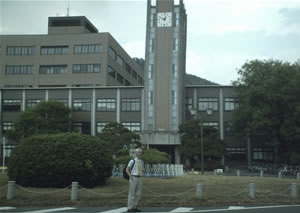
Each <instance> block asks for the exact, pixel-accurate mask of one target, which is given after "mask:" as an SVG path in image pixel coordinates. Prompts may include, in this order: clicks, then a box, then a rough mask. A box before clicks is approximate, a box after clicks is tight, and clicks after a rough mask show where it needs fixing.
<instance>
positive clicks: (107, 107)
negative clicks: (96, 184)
mask: <svg viewBox="0 0 300 213" xmlns="http://www.w3.org/2000/svg"><path fill="white" fill-rule="evenodd" d="M97 111H105V112H115V111H116V99H114V98H103V99H98V100H97Z"/></svg>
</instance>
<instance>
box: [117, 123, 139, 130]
mask: <svg viewBox="0 0 300 213" xmlns="http://www.w3.org/2000/svg"><path fill="white" fill-rule="evenodd" d="M122 124H123V126H124V127H126V128H127V129H129V130H130V131H133V132H140V131H141V123H140V122H122Z"/></svg>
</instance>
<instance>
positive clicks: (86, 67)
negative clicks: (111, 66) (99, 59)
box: [73, 64, 101, 73]
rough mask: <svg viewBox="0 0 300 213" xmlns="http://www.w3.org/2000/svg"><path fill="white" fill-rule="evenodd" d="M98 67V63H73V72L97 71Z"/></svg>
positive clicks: (99, 66) (98, 70)
mask: <svg viewBox="0 0 300 213" xmlns="http://www.w3.org/2000/svg"><path fill="white" fill-rule="evenodd" d="M100 68H101V65H100V64H74V65H73V73H97V72H100Z"/></svg>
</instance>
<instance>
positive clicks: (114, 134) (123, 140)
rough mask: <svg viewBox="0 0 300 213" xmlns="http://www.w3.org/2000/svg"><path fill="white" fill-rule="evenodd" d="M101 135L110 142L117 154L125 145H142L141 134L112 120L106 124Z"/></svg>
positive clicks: (114, 152)
mask: <svg viewBox="0 0 300 213" xmlns="http://www.w3.org/2000/svg"><path fill="white" fill-rule="evenodd" d="M99 137H100V138H101V139H102V140H103V141H106V142H107V143H108V144H109V146H110V147H111V149H112V152H113V153H112V154H116V153H117V152H118V151H119V150H120V149H123V148H124V147H129V146H130V144H136V145H137V146H139V147H140V146H141V143H140V142H139V140H140V136H139V135H138V134H136V133H134V132H132V131H130V130H129V129H127V128H126V127H124V126H123V125H122V124H120V123H117V122H111V123H109V124H107V125H105V127H104V129H103V131H102V132H101V133H100V134H99Z"/></svg>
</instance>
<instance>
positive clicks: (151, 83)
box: [0, 0, 273, 163]
mask: <svg viewBox="0 0 300 213" xmlns="http://www.w3.org/2000/svg"><path fill="white" fill-rule="evenodd" d="M147 7H148V9H147V28H146V29H147V33H146V52H145V68H144V70H145V71H143V69H142V68H141V67H140V66H139V65H138V64H136V63H135V62H134V60H132V58H131V57H130V56H129V55H128V54H127V53H126V52H125V50H124V49H123V48H122V47H121V46H120V45H119V44H118V42H117V41H116V40H114V38H113V37H112V36H111V35H110V34H109V33H99V32H98V30H97V29H96V27H94V26H93V24H92V23H90V22H89V21H88V20H87V19H86V18H85V17H50V18H49V23H48V34H46V35H1V44H0V54H1V55H0V57H1V61H0V112H1V113H0V124H1V128H0V136H1V137H2V136H4V135H5V132H6V131H7V130H9V129H11V128H13V123H14V121H15V120H16V119H17V118H18V116H19V114H20V112H22V111H24V110H26V109H27V108H29V107H32V106H34V105H36V104H37V103H39V102H40V101H41V100H46V101H47V100H50V99H55V100H59V101H62V102H63V103H65V104H66V105H67V106H69V107H70V108H71V110H72V113H71V117H72V120H73V124H72V125H73V127H74V128H77V129H78V130H79V131H81V132H82V133H85V134H91V135H96V134H98V133H99V132H101V130H102V129H103V127H104V126H105V125H106V124H107V123H109V122H112V121H117V122H120V123H122V124H124V126H125V127H127V128H129V129H130V130H134V131H137V132H138V133H139V134H140V135H141V142H142V143H143V144H145V145H147V146H150V147H156V148H158V149H160V150H162V151H166V152H168V153H169V155H170V157H172V161H173V162H176V163H179V162H180V161H181V160H180V154H179V149H178V147H179V145H180V136H179V133H178V128H179V126H180V124H182V123H183V122H184V121H186V120H190V119H193V118H194V117H193V116H201V118H202V120H203V123H204V125H210V126H214V127H215V128H216V129H218V131H219V135H220V139H221V140H224V141H225V142H226V144H227V150H228V151H229V152H230V153H231V157H230V158H231V159H233V160H236V159H238V160H239V161H244V162H246V161H248V162H251V160H272V158H273V152H272V149H270V148H266V149H265V148H261V147H259V146H257V145H256V144H255V143H250V140H247V141H246V140H241V139H238V138H237V137H235V135H234V132H233V131H232V123H231V117H232V111H233V110H234V108H235V107H237V106H238V100H237V99H236V98H235V91H234V88H233V87H231V86H219V85H215V86H204V85H199V86H189V85H185V84H184V75H185V63H186V22H187V20H186V11H185V8H184V4H183V0H179V1H176V3H174V1H173V0H157V1H156V2H154V1H151V0H148V6H147ZM207 108H210V109H212V110H213V114H212V115H211V116H207V115H206V113H205V111H206V109H207ZM192 110H196V114H195V115H192V114H191V112H192ZM254 142H255V141H254ZM13 146H14V142H13V141H8V146H7V148H8V149H9V150H10V149H11V148H13ZM223 163H224V161H223Z"/></svg>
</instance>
